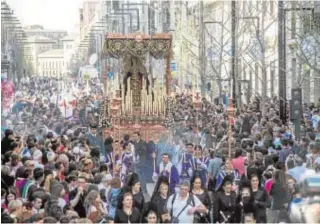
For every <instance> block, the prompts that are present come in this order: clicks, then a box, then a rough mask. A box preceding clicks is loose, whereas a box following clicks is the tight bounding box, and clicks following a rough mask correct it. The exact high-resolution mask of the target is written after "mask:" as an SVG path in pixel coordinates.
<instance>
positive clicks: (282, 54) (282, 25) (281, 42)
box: [278, 0, 314, 124]
mask: <svg viewBox="0 0 320 224" xmlns="http://www.w3.org/2000/svg"><path fill="white" fill-rule="evenodd" d="M289 11H311V13H312V18H313V20H314V8H285V7H284V1H282V0H281V1H279V2H278V21H279V22H278V57H279V101H280V119H281V120H282V122H283V123H284V124H285V123H286V122H287V83H286V82H287V72H286V69H287V65H286V63H287V61H286V56H287V55H286V50H287V49H286V48H287V39H286V13H287V12H289Z"/></svg>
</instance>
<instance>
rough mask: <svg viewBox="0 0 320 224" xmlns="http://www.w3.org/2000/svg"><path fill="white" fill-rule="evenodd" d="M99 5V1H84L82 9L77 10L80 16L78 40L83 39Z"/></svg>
mask: <svg viewBox="0 0 320 224" xmlns="http://www.w3.org/2000/svg"><path fill="white" fill-rule="evenodd" d="M99 4H100V1H99V0H84V1H83V5H82V8H81V9H79V14H80V38H81V39H82V38H84V37H85V35H86V34H87V32H88V29H89V27H90V24H91V23H92V21H93V19H94V17H95V14H96V10H97V6H98V5H99Z"/></svg>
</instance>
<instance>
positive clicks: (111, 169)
mask: <svg viewBox="0 0 320 224" xmlns="http://www.w3.org/2000/svg"><path fill="white" fill-rule="evenodd" d="M102 93H103V91H102V88H101V85H100V84H99V81H98V80H95V81H92V82H90V83H89V84H88V85H87V84H86V83H77V82H75V81H70V82H69V83H68V84H67V83H66V82H61V81H60V80H54V79H36V78H34V79H31V80H27V81H25V82H24V83H23V85H21V87H18V89H16V90H15V96H14V101H13V105H12V107H11V108H10V110H9V112H8V113H7V114H5V115H4V116H3V117H2V121H3V122H2V125H4V126H5V127H3V130H4V131H3V135H4V136H3V139H2V142H1V155H2V158H1V159H2V169H1V174H2V175H1V197H2V217H1V219H2V222H5V223H58V222H60V223H217V222H219V223H241V222H242V223H266V222H272V223H277V222H305V223H316V222H319V221H320V220H319V217H320V216H319V212H320V209H319V196H320V191H319V187H317V186H319V176H318V175H319V174H317V172H318V171H319V168H320V114H319V108H317V107H316V106H314V105H311V106H310V105H304V117H303V120H302V131H301V137H300V138H297V137H296V136H295V135H294V132H293V128H292V124H291V122H287V123H285V124H284V123H283V122H282V121H281V120H280V119H279V110H278V107H277V103H276V102H275V101H272V100H270V101H268V104H266V105H263V106H262V107H261V106H260V102H259V99H253V100H252V102H251V103H250V104H249V105H243V106H242V108H241V109H240V110H238V111H237V113H236V116H235V120H234V122H233V123H234V125H233V126H232V133H229V131H228V117H227V113H226V109H227V108H226V106H225V105H224V104H219V102H209V101H208V100H206V99H202V102H201V108H195V107H194V104H193V102H192V96H188V95H187V94H179V95H176V97H175V103H174V105H175V106H174V108H173V113H172V117H173V125H171V130H172V132H171V133H170V134H169V135H165V136H162V137H161V139H159V140H158V141H155V140H153V141H151V140H150V141H148V142H146V141H145V140H144V139H142V138H141V136H140V133H139V132H136V133H134V134H133V135H132V136H130V135H125V136H124V137H123V139H113V138H112V136H108V137H107V138H106V139H103V137H102V130H100V128H99V127H98V126H97V124H98V123H99V121H98V119H99V116H98V114H99V111H100V105H101V104H102V100H103V98H102V96H103V94H102ZM66 96H67V97H66ZM261 108H262V109H263V113H262V112H261ZM231 136H232V137H231ZM229 138H230V139H229ZM230 148H231V157H229V149H230ZM317 184H318V185H317ZM150 186H154V187H153V189H152V191H150V190H149V191H148V188H150ZM302 211H303V212H302Z"/></svg>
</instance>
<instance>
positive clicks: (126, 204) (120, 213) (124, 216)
mask: <svg viewBox="0 0 320 224" xmlns="http://www.w3.org/2000/svg"><path fill="white" fill-rule="evenodd" d="M139 222H140V211H139V210H138V209H137V208H135V207H133V197H132V194H131V192H126V193H124V194H123V195H121V197H120V199H119V201H118V208H117V210H116V214H115V217H114V223H139Z"/></svg>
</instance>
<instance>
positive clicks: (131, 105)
mask: <svg viewBox="0 0 320 224" xmlns="http://www.w3.org/2000/svg"><path fill="white" fill-rule="evenodd" d="M132 103H133V102H132V90H131V91H130V114H132V107H133V104H132Z"/></svg>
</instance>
